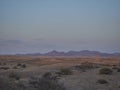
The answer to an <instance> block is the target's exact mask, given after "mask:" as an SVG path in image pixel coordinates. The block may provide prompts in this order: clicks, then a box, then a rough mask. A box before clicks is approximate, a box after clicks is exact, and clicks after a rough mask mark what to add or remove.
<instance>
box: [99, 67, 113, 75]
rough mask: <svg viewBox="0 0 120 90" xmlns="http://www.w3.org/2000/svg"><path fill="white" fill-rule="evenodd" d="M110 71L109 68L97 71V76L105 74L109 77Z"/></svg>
mask: <svg viewBox="0 0 120 90" xmlns="http://www.w3.org/2000/svg"><path fill="white" fill-rule="evenodd" d="M112 72H113V71H112V70H111V69H110V68H101V69H100V70H99V74H106V75H109V74H112Z"/></svg>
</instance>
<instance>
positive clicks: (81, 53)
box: [16, 50, 120, 57]
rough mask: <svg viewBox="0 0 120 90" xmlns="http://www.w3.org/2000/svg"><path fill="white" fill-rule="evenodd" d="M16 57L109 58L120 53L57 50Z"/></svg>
mask: <svg viewBox="0 0 120 90" xmlns="http://www.w3.org/2000/svg"><path fill="white" fill-rule="evenodd" d="M16 55H21V56H22V55H25V56H102V57H109V56H120V53H103V52H99V51H89V50H82V51H68V52H59V51H56V50H53V51H50V52H47V53H43V54H41V53H31V54H16Z"/></svg>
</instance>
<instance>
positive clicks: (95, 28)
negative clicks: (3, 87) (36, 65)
mask: <svg viewBox="0 0 120 90" xmlns="http://www.w3.org/2000/svg"><path fill="white" fill-rule="evenodd" d="M51 50H58V51H69V50H76V51H80V50H93V51H101V52H110V53H112V52H120V0H0V54H15V53H35V52H42V53H44V52H48V51H51Z"/></svg>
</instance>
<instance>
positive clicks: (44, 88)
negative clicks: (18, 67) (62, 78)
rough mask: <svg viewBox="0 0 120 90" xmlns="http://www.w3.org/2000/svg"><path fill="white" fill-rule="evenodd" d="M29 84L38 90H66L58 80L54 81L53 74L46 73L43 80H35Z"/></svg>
mask: <svg viewBox="0 0 120 90" xmlns="http://www.w3.org/2000/svg"><path fill="white" fill-rule="evenodd" d="M29 83H30V85H31V86H32V88H35V89H36V90H66V89H65V87H64V85H63V84H61V83H59V82H58V79H55V78H54V79H53V77H52V74H51V73H46V74H44V75H43V76H42V77H41V78H34V79H32V80H30V81H29Z"/></svg>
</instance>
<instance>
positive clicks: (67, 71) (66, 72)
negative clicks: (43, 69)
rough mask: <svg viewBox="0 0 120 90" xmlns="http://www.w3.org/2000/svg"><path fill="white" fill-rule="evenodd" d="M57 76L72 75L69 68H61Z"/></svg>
mask: <svg viewBox="0 0 120 90" xmlns="http://www.w3.org/2000/svg"><path fill="white" fill-rule="evenodd" d="M57 74H59V75H71V74H73V72H72V70H71V69H69V68H61V69H60V71H59V72H57Z"/></svg>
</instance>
